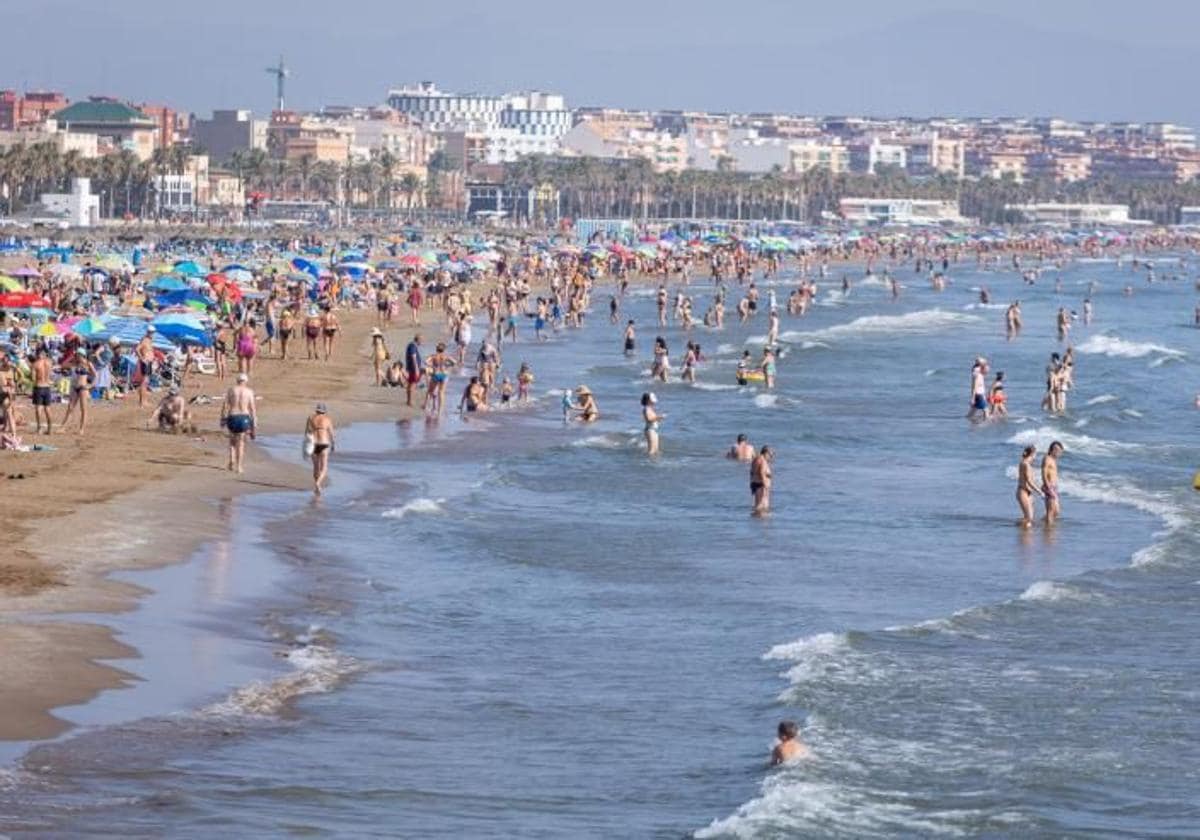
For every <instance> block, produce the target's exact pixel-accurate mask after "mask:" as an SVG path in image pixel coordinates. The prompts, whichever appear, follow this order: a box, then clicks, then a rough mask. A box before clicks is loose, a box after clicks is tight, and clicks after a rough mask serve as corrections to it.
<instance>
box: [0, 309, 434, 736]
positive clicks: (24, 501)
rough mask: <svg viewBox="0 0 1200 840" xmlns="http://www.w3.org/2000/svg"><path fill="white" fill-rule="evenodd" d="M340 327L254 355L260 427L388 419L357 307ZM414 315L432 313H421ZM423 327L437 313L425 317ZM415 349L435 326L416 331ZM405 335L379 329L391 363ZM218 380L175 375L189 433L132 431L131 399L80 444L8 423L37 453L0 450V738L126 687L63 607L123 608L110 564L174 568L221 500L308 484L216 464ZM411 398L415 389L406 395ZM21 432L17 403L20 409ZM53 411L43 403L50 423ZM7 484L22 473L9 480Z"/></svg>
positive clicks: (401, 409)
mask: <svg viewBox="0 0 1200 840" xmlns="http://www.w3.org/2000/svg"><path fill="white" fill-rule="evenodd" d="M341 320H342V325H343V334H342V336H341V337H340V340H339V345H338V346H337V348H336V349H335V353H334V357H333V358H332V359H331V360H330V362H329V363H325V362H317V361H309V360H306V359H304V358H303V343H302V342H301V346H300V354H301V357H300V358H298V359H292V358H289V359H288V360H287V361H286V362H284V361H281V360H280V359H279V358H278V345H277V346H276V352H275V354H274V355H273V357H268V358H264V357H261V356H260V357H259V359H257V360H256V362H255V372H254V374H253V375H252V377H251V382H250V384H251V386H252V387H253V388H254V389H255V392H256V394H257V395H258V397H259V403H258V411H259V422H260V429H259V430H260V432H261V434H263V435H274V434H294V435H295V436H296V441H297V446H299V441H300V433H301V432H302V430H303V426H304V420H305V418H306V417H307V416H308V414H309V412H310V411H311V409H312V406H313V404H314V403H316V402H318V401H321V402H325V403H327V404H328V406H329V411H330V415H331V416H332V418H333V419H334V422H335V423H336V424H338V425H339V426H344V425H346V424H348V423H351V422H355V421H364V420H384V419H388V418H396V419H400V418H404V417H410V416H413V414H415V412H413V411H412V410H409V409H406V408H405V406H404V394H403V391H402V390H397V389H391V388H386V389H385V388H377V387H375V385H374V376H373V373H372V369H371V362H370V359H369V355H368V350H369V345H370V329H371V327H372V326H374V324H375V313H374V312H373V311H367V310H358V311H351V312H346V313H343V314H342V316H341ZM423 320H425V321H426V322H427V324H428V323H429V322H432V321H433V320H435V313H434V312H433V311H429V312H428V316H427V317H426V318H424V319H423ZM437 320H440V318H438V319H437ZM422 329H423V332H424V334H425V335H426V337H427V339H426V346H427V347H428V345H429V344H430V342H432V341H433V339H434V337H435V336H436V335H437V334H438V333H439V332H440V329H435V328H431V327H429V326H426V327H424V328H422ZM413 331H414V328H412V327H410V326H408V325H407V323H406V319H405V321H403V322H402V321H400V320H397V321H395V322H393V324H392V325H391V326H389V327H386V328H385V329H384V333H385V335H386V336H387V338H388V343H389V348H390V349H391V352H392V354H393V356H396V355H398V354H401V353H403V349H404V345H405V344H406V343H407V342H408V340H409V338H410V337H411V335H412V333H413ZM229 384H232V374H231V378H230V379H228V380H226V382H225V383H224V384H223V383H221V382H219V381H218V380H217V379H216V377H215V376H201V377H197V378H194V379H191V380H190V381H189V384H188V388H187V389H186V390H185V392H184V396H185V398H187V399H190V398H191V397H192V396H194V395H196V394H198V393H203V394H206V395H208V396H210V397H213V402H212V403H210V404H209V405H203V406H189V409H190V410H191V411H192V412H193V414H194V419H195V422H196V425H197V429H198V431H197V433H196V434H194V435H182V434H181V435H168V434H162V433H159V432H157V431H152V430H149V429H147V427H146V419H147V418H148V417H149V416H150V414H151V413H152V411H153V408H154V405H156V404H157V398H153V401H151V400H147V405H146V406H145V407H144V408H142V409H139V408H138V406H137V397H136V394H134V395H132V396H131V397H128V398H126V399H124V400H118V401H115V402H112V403H93V405H92V411H91V413H90V417H89V424H88V429H87V432H86V433H85V435H84V436H83V437H80V436H78V435H76V434H75V433H74V431H73V430H72V429H73V428H74V424H73V427H72V429H67V430H64V429H62V428H60V427H58V426H57V425H56V426H55V430H54V434H53V435H52V436H50V437H48V438H47V437H45V436H44V435H32V434H30V433H29V432H28V430H26V429H24V428H21V429H18V432H19V434H20V435H21V437H22V438H23V439H24V441H25V442H26V443H49V444H50V445H52V446H54V447H55V450H54V451H53V452H27V453H22V452H7V451H6V452H0V488H2V489H0V493H3V498H4V507H5V511H6V513H7V517H6V525H7V532H8V539H7V540H6V541H5V550H4V551H3V553H0V644H2V645H3V650H4V655H3V656H0V708H3V709H4V710H5V714H4V715H3V716H0V739H5V740H33V739H40V738H49V737H53V736H55V735H57V734H59V733H61V732H62V731H64V730H65V729H66V728H68V724H67V723H66V722H65V721H63V720H61V719H59V718H57V717H55V716H54V714H53V712H52V710H53V709H55V708H57V707H60V706H66V705H75V704H79V703H83V702H86V701H87V700H89V699H90V698H92V697H94V696H95V695H96V694H97V693H99V692H101V691H103V690H105V689H109V688H116V687H120V686H122V685H126V684H128V682H129V680H130V679H131V677H130V675H129V674H128V673H127V672H126V671H124V670H122V669H121V668H120V667H119V665H117V664H113V663H114V661H119V660H122V659H129V658H130V657H133V656H136V655H137V652H136V651H134V650H133V649H131V648H129V647H127V646H126V645H124V644H122V643H121V642H119V641H117V639H116V637H115V634H114V631H113V629H112V628H110V627H107V626H105V625H103V624H94V623H77V622H72V621H70V620H68V619H66V618H56V616H66V615H71V614H78V613H117V612H121V611H125V610H130V609H133V608H134V607H135V606H136V605H137V602H138V599H139V597H140V596H142V595H144V594H145V590H144V589H142V588H141V587H138V586H136V585H133V584H130V583H127V582H121V581H116V580H113V579H111V578H110V577H109V573H110V572H113V571H115V570H118V569H139V568H153V567H157V566H162V565H165V564H169V563H176V562H181V561H184V560H186V559H188V558H189V557H190V556H192V554H193V553H194V551H195V550H196V549H197V548H198V547H199V546H200V545H201V544H203V543H205V542H207V541H209V540H212V539H215V538H218V537H221V536H222V535H224V533H225V530H226V527H227V522H226V520H225V518H224V517H222V516H221V515H220V513H219V507H220V505H221V503H222V502H227V501H228V500H231V499H234V498H237V497H239V496H242V495H244V494H247V493H255V492H264V491H280V490H285V491H286V490H289V489H290V490H295V491H297V492H302V493H307V492H310V490H311V473H310V468H309V466H308V464H307V463H306V462H303V461H302V460H301V459H300V458H299V457H297V458H296V460H295V461H294V462H283V461H278V460H274V459H272V458H270V457H268V456H267V455H265V454H264V453H263V452H261V451H259V450H258V447H256V446H255V445H254V444H253V443H251V444H250V445H249V447H248V462H247V467H246V473H245V475H243V476H233V475H231V474H230V473H228V472H227V471H226V470H225V463H226V459H227V451H228V450H227V444H226V437H225V435H224V433H223V432H222V431H221V429H220V426H219V422H218V419H219V416H220V402H221V397H222V395H223V394H224V390H225V388H226V387H228V385H229ZM422 394H423V392H422ZM20 410H21V413H22V416H23V418H24V419H25V420H26V421H27V423H31V422H32V409H31V407H30V406H29V404H28V401H27V399H22V400H21V401H20ZM65 410H66V409H65V407H64V406H62V405H55V406H53V407H52V409H51V411H52V416H53V418H54V420H55V422H56V423H57V422H58V420H60V419H61V417H62V415H63V413H64V412H65ZM17 476H22V477H17Z"/></svg>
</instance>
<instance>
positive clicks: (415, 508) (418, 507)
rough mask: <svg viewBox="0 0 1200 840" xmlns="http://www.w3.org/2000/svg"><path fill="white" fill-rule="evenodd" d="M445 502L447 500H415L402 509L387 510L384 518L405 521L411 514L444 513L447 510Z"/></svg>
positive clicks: (405, 504)
mask: <svg viewBox="0 0 1200 840" xmlns="http://www.w3.org/2000/svg"><path fill="white" fill-rule="evenodd" d="M445 501H446V500H445V499H425V498H420V499H413V500H412V501H411V502H405V503H404V504H402V505H401V506H400V507H394V508H390V509H388V510H385V511H384V512H383V517H384V518H385V519H403V518H404V517H406V516H409V515H410V514H419V513H444V512H445V508H443V507H442V505H443V504H444V503H445Z"/></svg>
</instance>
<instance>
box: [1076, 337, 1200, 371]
mask: <svg viewBox="0 0 1200 840" xmlns="http://www.w3.org/2000/svg"><path fill="white" fill-rule="evenodd" d="M1075 349H1076V350H1078V351H1079V352H1080V353H1086V354H1088V355H1099V356H1108V357H1110V358H1114V359H1140V358H1142V357H1143V356H1150V355H1159V356H1163V357H1174V358H1177V359H1178V358H1182V357H1184V356H1186V355H1187V354H1186V353H1184V352H1183V351H1182V350H1176V349H1175V348H1173V347H1167V346H1165V345H1163V344H1154V343H1152V342H1149V341H1127V340H1126V339H1123V338H1118V337H1117V336H1115V335H1094V336H1092V337H1091V338H1089V339H1088V340H1087V341H1085V342H1084V343H1083V344H1080V345H1079V346H1078V347H1077V348H1075ZM1162 361H1163V360H1162V359H1159V360H1158V361H1156V362H1155V364H1162Z"/></svg>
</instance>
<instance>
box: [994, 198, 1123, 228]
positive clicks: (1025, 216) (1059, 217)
mask: <svg viewBox="0 0 1200 840" xmlns="http://www.w3.org/2000/svg"><path fill="white" fill-rule="evenodd" d="M1004 209H1005V210H1008V211H1009V212H1011V213H1015V214H1017V215H1018V216H1020V217H1021V218H1022V220H1023V221H1026V222H1033V223H1036V224H1048V225H1070V226H1075V225H1084V226H1087V225H1097V224H1109V225H1117V224H1127V223H1128V222H1129V205H1128V204H1060V203H1058V202H1042V203H1039V204H1006V205H1005V207H1004Z"/></svg>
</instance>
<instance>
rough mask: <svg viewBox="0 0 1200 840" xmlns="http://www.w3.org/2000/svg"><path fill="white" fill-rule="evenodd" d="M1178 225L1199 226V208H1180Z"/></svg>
mask: <svg viewBox="0 0 1200 840" xmlns="http://www.w3.org/2000/svg"><path fill="white" fill-rule="evenodd" d="M1179 224H1181V225H1200V207H1180V208H1179Z"/></svg>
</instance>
